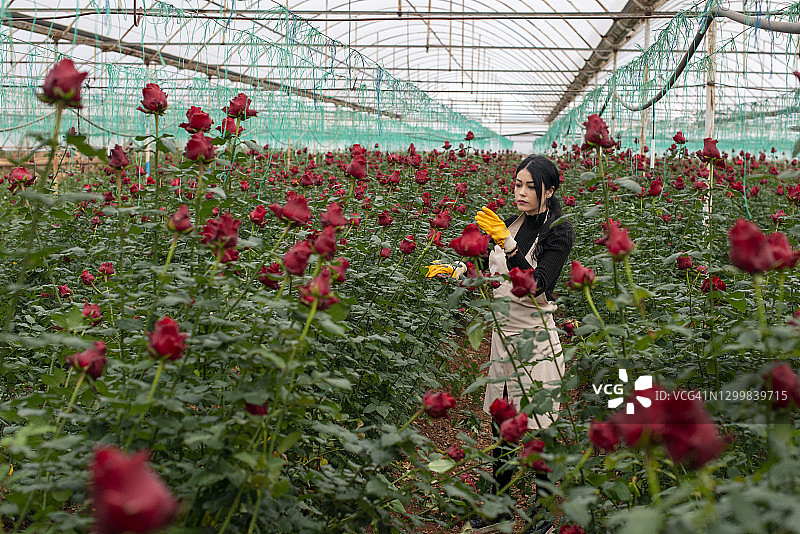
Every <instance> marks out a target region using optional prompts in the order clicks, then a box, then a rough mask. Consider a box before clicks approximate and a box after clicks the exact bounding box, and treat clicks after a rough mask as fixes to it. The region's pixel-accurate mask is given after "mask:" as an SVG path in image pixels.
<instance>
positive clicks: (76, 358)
mask: <svg viewBox="0 0 800 534" xmlns="http://www.w3.org/2000/svg"><path fill="white" fill-rule="evenodd" d="M107 362H108V360H107V359H106V344H105V343H104V342H102V341H95V342H94V347H92V348H91V349H86V350H85V351H83V352H76V353H75V354H73V355H72V356H69V357H68V358H67V363H68V364H70V365H71V366H72V367H74V368H75V369H77V370H78V371H86V374H87V375H89V376H91V377H92V378H93V379H95V380H97V379H98V378H100V375H102V374H103V368H104V367H105V365H106V363H107Z"/></svg>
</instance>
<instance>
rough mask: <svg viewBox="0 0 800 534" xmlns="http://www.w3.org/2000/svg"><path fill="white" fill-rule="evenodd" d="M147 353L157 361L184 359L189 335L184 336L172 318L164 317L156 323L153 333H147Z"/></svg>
mask: <svg viewBox="0 0 800 534" xmlns="http://www.w3.org/2000/svg"><path fill="white" fill-rule="evenodd" d="M146 333H147V338H148V339H149V341H148V343H147V351H148V352H149V353H150V356H152V357H153V358H155V359H161V358H165V357H166V358H169V359H170V360H179V359H181V358H182V357H183V350H184V348H185V346H186V345H185V342H186V338H187V337H189V334H182V333H181V331H180V326H179V325H178V323H176V322H175V321H173V320H172V318H170V317H163V318H161V319H160V320H159V321H158V322H156V325H155V328H154V329H153V332H146Z"/></svg>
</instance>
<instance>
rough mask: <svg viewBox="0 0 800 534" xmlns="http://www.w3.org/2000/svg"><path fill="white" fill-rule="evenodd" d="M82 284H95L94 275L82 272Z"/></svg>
mask: <svg viewBox="0 0 800 534" xmlns="http://www.w3.org/2000/svg"><path fill="white" fill-rule="evenodd" d="M81 282H83V283H84V284H85V285H87V286H90V285H92V284H93V283H94V275H93V274H92V273H90V272H89V271H81Z"/></svg>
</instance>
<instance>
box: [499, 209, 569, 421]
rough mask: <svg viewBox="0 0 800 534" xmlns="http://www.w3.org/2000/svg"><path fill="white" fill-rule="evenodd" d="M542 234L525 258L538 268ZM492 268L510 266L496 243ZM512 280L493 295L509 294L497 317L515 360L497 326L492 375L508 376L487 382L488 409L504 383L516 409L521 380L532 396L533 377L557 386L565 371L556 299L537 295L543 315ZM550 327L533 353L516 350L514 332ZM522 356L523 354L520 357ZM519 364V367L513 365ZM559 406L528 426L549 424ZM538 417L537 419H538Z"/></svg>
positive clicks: (504, 269)
mask: <svg viewBox="0 0 800 534" xmlns="http://www.w3.org/2000/svg"><path fill="white" fill-rule="evenodd" d="M523 220H524V217H523V216H520V217H518V218H517V220H515V221H514V222H513V223H512V224H511V225H510V226H509V227H508V229H509V231H510V232H511V235H512V236H515V237H516V235H517V232H518V231H519V228H520V226H522V221H523ZM538 241H539V238H538V237H537V238H536V241H534V243H533V245H532V246H531V249H530V250H529V251H528V254H527V255H526V256H525V259H526V260H527V261H528V263H529V264H530V265H531V267H533V268H534V269H535V268H536V260H534V259H533V251H534V250H535V249H536V244H537V242H538ZM489 272H490V273H491V274H494V273H500V274H508V266H507V265H506V254H505V252H504V251H503V248H502V247H500V246H499V245H495V247H494V249H493V250H492V251H491V253H489ZM511 288H512V285H511V282H510V281H503V282H501V283H500V286H499V287H498V288H497V289H495V290H494V293H493V294H494V297H495V298H499V297H510V302H509V313H508V315H498V317H497V319H498V322H499V323H500V325H501V328H502V331H503V334H504V335H505V337H506V339H507V341H506V343H507V344H508V348H509V349H510V350H511V351H512V357H513V358H514V364H512V363H511V361H510V360H509V356H508V353H507V352H506V349H505V347H504V346H503V342H502V340H501V337H500V334H499V333H498V332H497V329H495V330H494V331H493V332H492V351H491V357H490V360H491V365H490V366H489V378H503V377H507V380H506V381H505V382H495V383H491V384H487V385H486V397H485V399H484V401H483V409H484V411H485V412H486V413H489V407H490V406H491V405H492V402H494V400H495V399H501V398H503V387H504V386H505V387H506V388H507V392H508V396H509V398H510V399H511V400H512V401H513V402H514V406H516V408H517V410H518V411H519V409H520V402H521V400H522V395H521V392H520V382H522V385H523V387H524V388H525V392H526V394H527V395H528V398H529V399H530V398H532V396H533V393H534V392H535V391H533V390H532V389H531V384H532V383H533V381H534V380H536V381H541V382H543V383H544V387H545V388H547V389H553V388H556V387H558V386H557V385H554V384H548V382H552V381H559V380H560V379H561V376H563V374H564V355H563V354H562V351H561V342H560V341H559V339H558V332H557V331H556V324H555V321H554V320H553V313H555V311H556V309H557V306H556V305H555V303H554V302H550V301H548V300H547V296H546V295H545V294H544V292H542V293H541V294H540V295H539V296H538V297H536V302H537V304H539V309H541V311H542V315H543V316H544V321H542V315H540V314H539V311H538V310H537V309H536V306H535V305H534V304H533V302H532V300H531V297H530V296H526V297H524V298H519V297H515V296H514V295H513V294H512V293H511ZM545 326H546V327H547V329H548V330H549V332H550V340H549V341H548V340H546V339H544V340H541V341H537V340H536V339H534V340H533V352H532V354H526V355H517V354H515V353H514V347H513V345H512V341H513V339H515V338H514V336H519V335H520V333H522V331H523V330H531V329H534V330H537V331H538V330H543V329H544V328H545ZM520 356H522V357H520ZM515 365H516V371H515V369H514V367H515ZM515 372H519V373H521V376H519V377H514V376H513V375H514V374H515ZM559 408H560V406H559V403H558V402H554V403H553V409H554V410H555V411H553V412H550V413H546V414H537V415H536V417H529V418H528V428H529V429H532V430H536V429H539V428H542V429H544V428H547V427H548V426H550V424H551V423H552V421H553V420H555V418H557V417H558V413H557V411H558V410H559ZM537 418H538V423H537Z"/></svg>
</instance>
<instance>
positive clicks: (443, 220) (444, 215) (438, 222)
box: [431, 210, 450, 230]
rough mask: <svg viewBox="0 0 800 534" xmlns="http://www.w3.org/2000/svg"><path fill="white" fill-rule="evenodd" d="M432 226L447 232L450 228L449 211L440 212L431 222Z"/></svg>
mask: <svg viewBox="0 0 800 534" xmlns="http://www.w3.org/2000/svg"><path fill="white" fill-rule="evenodd" d="M431 226H433V227H434V228H441V229H442V230H446V229H447V228H448V227H449V226H450V213H449V212H448V211H447V210H442V211H440V212H439V214H438V215H437V216H436V217H434V218H433V220H432V221H431Z"/></svg>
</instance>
